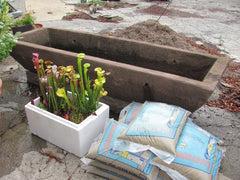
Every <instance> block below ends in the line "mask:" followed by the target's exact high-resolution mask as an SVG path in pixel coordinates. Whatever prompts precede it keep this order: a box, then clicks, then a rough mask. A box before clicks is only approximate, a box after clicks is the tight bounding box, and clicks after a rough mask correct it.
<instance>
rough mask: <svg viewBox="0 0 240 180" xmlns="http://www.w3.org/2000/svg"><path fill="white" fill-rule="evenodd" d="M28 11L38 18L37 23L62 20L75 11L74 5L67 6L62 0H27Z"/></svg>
mask: <svg viewBox="0 0 240 180" xmlns="http://www.w3.org/2000/svg"><path fill="white" fill-rule="evenodd" d="M25 5H26V11H27V12H30V13H32V14H33V16H34V17H36V21H53V20H61V19H62V17H63V16H64V15H65V14H66V13H68V12H72V11H74V5H66V4H65V2H64V1H62V0H25Z"/></svg>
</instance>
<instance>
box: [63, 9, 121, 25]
mask: <svg viewBox="0 0 240 180" xmlns="http://www.w3.org/2000/svg"><path fill="white" fill-rule="evenodd" d="M73 19H86V20H95V21H99V22H109V23H118V22H120V21H122V20H123V18H121V17H119V16H101V15H99V16H98V17H97V18H94V17H92V16H91V15H89V14H88V13H85V12H82V11H79V12H74V13H71V14H67V15H66V16H63V17H62V20H67V21H71V20H73Z"/></svg>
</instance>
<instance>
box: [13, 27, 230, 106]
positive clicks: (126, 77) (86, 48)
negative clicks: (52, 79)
mask: <svg viewBox="0 0 240 180" xmlns="http://www.w3.org/2000/svg"><path fill="white" fill-rule="evenodd" d="M22 37H23V39H21V40H20V41H19V42H18V43H17V45H16V47H15V48H14V49H13V52H12V56H13V57H14V58H15V59H16V60H17V61H18V62H19V63H20V64H22V65H23V67H25V68H26V69H28V70H29V71H32V72H34V69H33V66H32V62H31V59H32V52H38V53H39V54H40V56H41V58H43V59H50V60H52V61H53V62H55V63H56V64H57V65H69V64H72V65H73V64H76V63H75V61H76V56H77V53H80V52H84V53H86V54H87V56H86V58H85V61H86V62H89V63H90V64H91V65H92V66H93V67H96V66H101V67H102V68H103V69H105V70H107V71H109V72H111V75H110V76H109V77H108V81H107V83H106V89H107V90H108V92H109V96H110V97H113V98H118V99H121V100H124V101H127V102H131V101H139V102H143V101H144V100H152V101H160V102H165V103H168V104H173V105H177V106H180V107H183V108H185V109H187V110H190V111H195V110H196V109H198V108H199V107H201V106H202V105H203V104H204V103H205V102H206V101H207V99H208V98H209V96H210V95H211V93H212V92H213V90H214V88H215V86H216V84H217V82H218V79H219V78H220V77H221V75H222V73H223V71H224V69H225V67H226V64H227V62H228V60H227V59H226V58H222V57H215V56H209V55H205V54H197V53H193V52H188V51H183V50H180V49H176V48H172V47H167V46H160V45H155V44H150V43H147V42H140V41H135V40H126V39H122V38H116V37H110V36H104V35H98V34H91V33H86V32H80V31H71V30H64V29H54V28H41V29H36V30H33V31H31V32H26V33H23V34H22Z"/></svg>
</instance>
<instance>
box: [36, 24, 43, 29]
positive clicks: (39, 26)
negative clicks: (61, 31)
mask: <svg viewBox="0 0 240 180" xmlns="http://www.w3.org/2000/svg"><path fill="white" fill-rule="evenodd" d="M34 26H35V28H42V27H43V25H42V24H34Z"/></svg>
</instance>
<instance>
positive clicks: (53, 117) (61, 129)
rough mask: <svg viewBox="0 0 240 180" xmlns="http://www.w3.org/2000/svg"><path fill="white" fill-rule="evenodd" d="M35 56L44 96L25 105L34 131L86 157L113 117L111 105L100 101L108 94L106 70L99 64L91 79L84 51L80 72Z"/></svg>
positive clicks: (80, 59)
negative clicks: (105, 88)
mask: <svg viewBox="0 0 240 180" xmlns="http://www.w3.org/2000/svg"><path fill="white" fill-rule="evenodd" d="M33 55H34V57H33V62H34V68H35V69H36V71H37V75H38V79H39V88H40V97H38V98H36V99H35V100H32V101H31V102H29V103H28V104H27V105H26V106H25V111H26V115H27V119H28V124H29V128H30V131H31V132H32V133H33V134H35V135H37V136H39V137H41V138H43V139H45V140H47V141H49V142H51V143H53V144H55V145H57V146H59V147H61V148H63V149H64V150H66V151H68V152H71V153H73V154H75V155H77V156H79V157H82V156H84V155H85V154H86V153H87V152H88V150H89V148H90V145H91V143H92V142H93V140H94V139H95V138H96V137H97V136H98V135H99V134H100V133H101V132H103V129H104V124H105V121H106V119H108V118H109V106H108V105H106V104H103V103H101V102H99V101H100V98H101V97H102V96H106V95H107V91H105V90H104V88H103V85H104V83H105V82H106V73H105V71H104V70H102V69H101V68H100V67H97V68H95V71H96V74H97V75H96V79H95V80H92V79H90V77H89V75H88V69H89V67H90V64H89V63H85V64H84V65H83V67H82V60H83V58H84V56H85V54H83V53H81V54H78V59H77V67H78V72H77V71H76V70H75V69H74V68H73V66H71V65H69V66H66V67H64V66H56V65H54V64H53V63H52V62H50V61H44V60H43V59H39V55H38V54H37V53H34V54H33ZM67 90H69V91H67Z"/></svg>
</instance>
